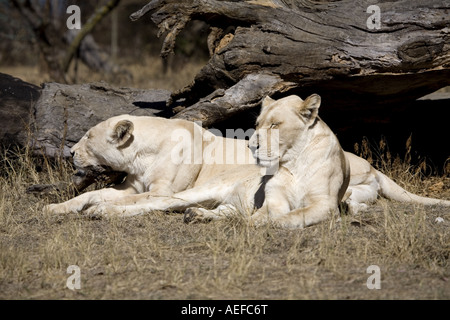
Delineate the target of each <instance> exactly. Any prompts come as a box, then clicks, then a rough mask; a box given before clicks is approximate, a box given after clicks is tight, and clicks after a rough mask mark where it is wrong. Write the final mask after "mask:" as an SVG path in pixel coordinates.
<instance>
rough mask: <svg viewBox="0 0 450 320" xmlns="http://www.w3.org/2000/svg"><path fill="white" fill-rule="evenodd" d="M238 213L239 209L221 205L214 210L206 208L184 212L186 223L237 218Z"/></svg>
mask: <svg viewBox="0 0 450 320" xmlns="http://www.w3.org/2000/svg"><path fill="white" fill-rule="evenodd" d="M237 213H238V209H237V208H236V207H235V206H233V205H231V204H226V205H220V206H218V207H217V208H215V209H212V210H208V209H204V208H188V209H187V210H186V211H185V212H184V222H185V223H196V222H210V221H216V220H223V219H226V218H229V217H232V216H235V215H237Z"/></svg>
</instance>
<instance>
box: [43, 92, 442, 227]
mask: <svg viewBox="0 0 450 320" xmlns="http://www.w3.org/2000/svg"><path fill="white" fill-rule="evenodd" d="M319 106H320V97H319V96H317V95H313V96H311V97H309V98H308V99H306V100H305V101H303V100H301V99H300V98H298V97H296V96H290V97H286V98H283V99H280V100H278V101H275V100H272V99H270V98H266V99H265V100H264V102H263V109H262V113H261V115H260V116H259V118H258V127H257V131H256V132H255V134H254V135H253V136H252V138H251V140H250V142H249V146H250V148H251V149H252V151H253V155H254V157H255V159H256V161H257V162H258V164H259V165H260V166H265V167H267V168H268V170H269V173H271V174H272V173H274V174H273V175H261V170H260V168H259V167H258V166H257V165H255V164H254V162H255V160H253V159H252V157H251V156H250V157H248V156H247V155H248V151H247V148H246V146H245V145H246V142H245V141H243V140H238V139H226V138H221V137H217V136H213V135H212V134H211V133H210V132H208V131H206V130H204V129H203V128H201V127H200V126H198V125H196V124H194V123H192V122H188V121H183V120H167V119H161V118H153V117H132V116H119V117H115V118H111V119H109V120H107V121H105V122H102V123H100V124H99V125H97V126H95V127H93V128H92V129H91V130H89V131H88V132H87V133H86V135H85V136H84V137H83V138H82V139H81V140H80V142H79V143H77V144H76V145H75V146H74V147H73V149H72V152H73V153H74V163H75V165H76V166H77V167H78V168H82V169H85V168H92V167H99V166H101V167H107V168H109V169H111V170H114V171H123V172H126V173H127V174H128V176H127V179H126V180H125V182H124V183H123V184H121V185H119V186H117V187H115V188H108V189H102V190H97V191H92V192H88V193H85V194H83V195H80V196H78V197H76V198H74V199H71V200H69V201H67V202H65V203H62V204H56V205H50V206H48V207H47V210H48V211H50V212H54V213H68V212H80V211H82V210H84V209H87V208H89V210H88V212H90V213H94V212H96V213H98V214H105V215H113V214H118V215H121V216H131V215H137V214H144V213H147V212H149V211H152V210H181V211H184V210H186V209H188V208H197V209H191V210H189V211H188V213H189V215H188V218H190V219H191V220H192V219H194V220H203V219H214V218H220V217H223V216H224V215H228V214H233V213H234V212H236V210H237V211H240V212H248V213H249V214H251V213H253V209H254V208H256V209H257V211H256V214H255V215H254V216H253V217H252V220H254V221H256V222H263V221H265V220H267V219H271V220H273V221H274V222H276V223H278V224H280V225H283V226H286V227H303V226H307V225H310V224H313V223H317V222H319V221H322V220H323V219H325V218H326V217H327V216H328V215H329V214H334V213H336V212H337V210H338V209H337V208H338V204H339V202H340V201H341V199H342V198H343V197H344V193H345V190H346V188H347V184H348V167H349V166H350V168H351V178H350V183H349V186H348V189H347V192H346V196H345V197H344V199H345V201H346V202H347V203H348V204H349V206H350V208H351V210H352V211H355V212H356V211H358V210H359V209H361V208H364V207H365V206H366V203H370V202H372V201H374V200H376V199H377V197H378V196H379V195H381V196H384V197H387V198H390V199H394V200H398V201H403V202H415V203H420V204H427V205H431V204H442V205H447V206H449V205H450V201H446V200H439V199H432V198H425V197H420V196H417V195H414V194H411V193H409V192H407V191H406V190H404V189H403V188H401V187H400V186H398V185H397V184H396V183H395V182H393V181H392V180H391V179H389V178H388V177H386V176H385V175H384V174H382V173H381V172H379V171H377V170H375V169H374V168H373V167H372V166H371V165H370V164H369V163H368V162H367V161H366V160H364V159H362V158H360V157H357V156H356V155H354V154H351V153H347V152H345V153H344V152H342V151H341V148H340V146H339V143H338V142H337V140H336V138H335V136H334V134H332V132H331V130H330V129H328V127H327V126H326V125H325V124H324V123H323V121H322V120H321V119H320V118H319V117H318V116H317V111H318V108H319ZM177 131H180V132H188V134H187V135H185V137H184V139H181V142H180V141H174V139H173V137H174V132H177ZM196 136H197V138H196ZM198 137H200V139H199V138H198ZM180 144H181V147H182V148H181V149H182V150H183V152H179V150H178V149H179V148H180ZM230 145H231V146H233V147H232V150H238V152H235V153H234V154H233V153H232V154H233V156H232V158H233V159H234V160H235V162H234V164H226V163H230V162H227V161H225V158H226V156H227V153H228V154H229V152H230V148H228V149H227V148H225V146H230ZM184 147H186V148H184ZM177 148H178V149H177ZM198 149H200V150H202V151H201V154H200V157H197V158H200V159H197V160H200V161H193V159H194V160H195V159H196V153H197V152H198ZM174 150H178V151H176V152H174ZM242 153H244V154H245V157H244V161H240V162H239V161H236V158H237V155H238V154H242ZM174 154H175V155H178V156H177V161H174Z"/></svg>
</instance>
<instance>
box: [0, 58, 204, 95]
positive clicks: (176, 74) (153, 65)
mask: <svg viewBox="0 0 450 320" xmlns="http://www.w3.org/2000/svg"><path fill="white" fill-rule="evenodd" d="M118 65H120V66H122V67H123V68H124V69H125V70H126V71H124V72H119V73H117V74H105V73H100V72H93V71H92V70H90V69H88V68H87V67H86V66H85V65H84V64H83V63H79V65H78V72H77V75H76V76H75V72H74V65H73V64H72V67H71V69H70V71H69V76H68V78H69V80H71V81H72V82H73V83H91V82H97V81H105V82H107V83H110V84H112V85H115V86H119V87H130V86H131V87H134V88H142V89H166V90H169V91H175V90H178V89H181V88H183V87H185V86H187V85H188V84H189V83H190V82H191V81H192V80H193V79H194V77H195V75H196V74H197V73H198V72H199V71H200V69H201V68H202V67H203V66H204V65H205V61H189V62H187V61H184V60H183V58H176V59H175V58H173V59H172V60H170V61H169V65H168V67H167V68H166V71H164V66H163V63H162V60H161V58H160V57H157V56H150V55H145V56H143V57H142V59H140V60H138V59H134V60H130V61H128V60H125V59H121V60H120V61H119V63H118ZM0 67H1V72H3V73H7V74H10V75H13V76H15V77H17V78H19V79H21V80H23V81H26V82H29V83H33V84H35V85H40V84H41V83H44V82H49V81H51V80H50V78H49V76H48V74H46V73H43V72H42V71H41V70H40V69H39V67H38V66H27V65H23V66H9V65H2V66H0Z"/></svg>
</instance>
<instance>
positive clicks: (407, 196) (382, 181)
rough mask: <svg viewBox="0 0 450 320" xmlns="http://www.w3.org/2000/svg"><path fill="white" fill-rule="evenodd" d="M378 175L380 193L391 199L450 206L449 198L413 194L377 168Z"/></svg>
mask: <svg viewBox="0 0 450 320" xmlns="http://www.w3.org/2000/svg"><path fill="white" fill-rule="evenodd" d="M375 171H376V175H377V180H378V183H379V185H380V190H379V192H380V195H381V196H383V197H385V198H388V199H390V200H395V201H400V202H410V203H417V204H423V205H436V204H438V205H443V206H450V201H448V200H441V199H435V198H427V197H421V196H418V195H416V194H413V193H411V192H408V191H406V190H405V189H403V188H402V187H400V186H399V185H398V184H396V183H395V182H394V181H393V180H391V179H390V178H388V177H387V176H386V175H385V174H383V173H382V172H380V171H378V170H375Z"/></svg>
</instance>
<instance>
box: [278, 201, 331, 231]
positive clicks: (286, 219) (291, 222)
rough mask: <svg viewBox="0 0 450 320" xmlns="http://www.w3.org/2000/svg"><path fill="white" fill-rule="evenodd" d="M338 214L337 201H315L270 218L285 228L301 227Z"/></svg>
mask: <svg viewBox="0 0 450 320" xmlns="http://www.w3.org/2000/svg"><path fill="white" fill-rule="evenodd" d="M338 214H339V208H338V206H337V201H325V200H323V201H315V202H313V203H312V204H310V205H308V206H307V207H304V208H298V209H295V210H292V211H290V212H289V213H287V214H284V215H280V216H276V217H273V218H271V220H272V221H273V222H274V224H276V225H278V226H280V227H282V228H287V229H303V228H306V227H309V226H312V225H315V224H318V223H320V222H323V221H325V220H327V219H329V218H330V217H332V216H333V215H338Z"/></svg>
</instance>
